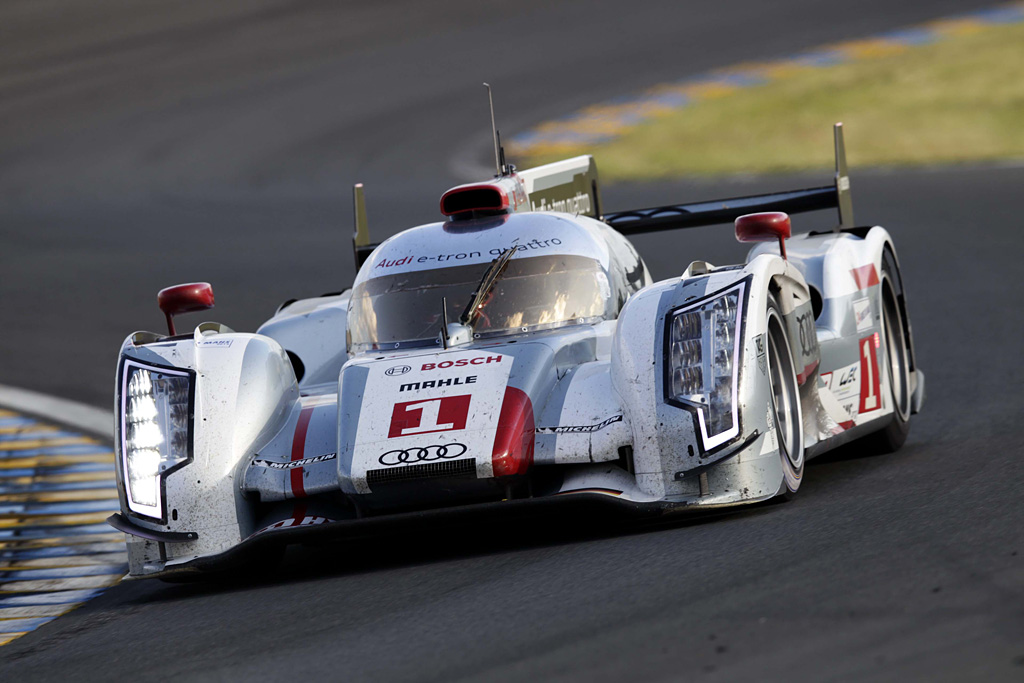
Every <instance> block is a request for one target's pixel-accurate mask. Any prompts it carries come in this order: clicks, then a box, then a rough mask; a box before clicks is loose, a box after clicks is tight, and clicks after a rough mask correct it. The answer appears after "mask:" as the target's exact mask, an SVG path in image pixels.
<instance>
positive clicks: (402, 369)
mask: <svg viewBox="0 0 1024 683" xmlns="http://www.w3.org/2000/svg"><path fill="white" fill-rule="evenodd" d="M410 370H412V368H411V367H409V366H408V365H396V366H395V367H393V368H388V369H387V370H385V371H384V374H385V375H387V376H388V377H393V376H395V375H404V374H405V373H407V372H409V371H410Z"/></svg>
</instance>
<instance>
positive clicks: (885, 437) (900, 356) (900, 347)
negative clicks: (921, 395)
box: [862, 260, 912, 454]
mask: <svg viewBox="0 0 1024 683" xmlns="http://www.w3.org/2000/svg"><path fill="white" fill-rule="evenodd" d="M894 277H895V274H894V273H893V272H891V270H890V267H889V264H888V263H886V262H885V261H884V260H883V262H882V282H881V286H882V332H881V334H882V338H883V339H884V340H885V368H886V373H887V375H888V377H889V399H890V400H891V401H892V407H893V414H892V420H891V421H890V422H889V424H888V425H887V426H886V427H885V429H882V430H881V431H878V432H875V433H873V434H869V435H868V436H866V437H864V440H863V442H862V443H863V444H864V446H865V447H866V448H868V449H870V450H871V451H872V452H874V453H878V454H884V453H892V452H894V451H897V450H899V448H900V447H901V446H902V445H903V444H904V442H905V441H906V440H907V435H908V434H909V433H910V408H911V400H912V396H911V391H910V350H909V349H908V348H907V335H906V324H905V322H904V320H903V313H902V311H901V310H900V305H899V302H898V301H897V299H896V291H895V288H894V286H893V282H894Z"/></svg>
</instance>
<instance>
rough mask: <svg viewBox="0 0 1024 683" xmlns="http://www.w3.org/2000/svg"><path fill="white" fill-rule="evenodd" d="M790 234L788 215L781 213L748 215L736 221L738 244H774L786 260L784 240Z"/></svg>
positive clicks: (768, 212)
mask: <svg viewBox="0 0 1024 683" xmlns="http://www.w3.org/2000/svg"><path fill="white" fill-rule="evenodd" d="M791 234H792V228H791V226H790V223H789V215H788V214H785V213H782V212H781V211H766V212H764V213H748V214H746V215H743V216H740V217H739V218H737V219H736V239H737V240H739V241H740V242H774V241H775V240H779V251H780V252H781V253H782V258H786V239H787V238H788V237H789V236H790V235H791Z"/></svg>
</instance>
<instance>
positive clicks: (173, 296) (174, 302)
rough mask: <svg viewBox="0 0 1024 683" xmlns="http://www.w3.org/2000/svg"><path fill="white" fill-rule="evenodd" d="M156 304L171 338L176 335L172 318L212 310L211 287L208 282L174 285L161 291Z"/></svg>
mask: <svg viewBox="0 0 1024 683" xmlns="http://www.w3.org/2000/svg"><path fill="white" fill-rule="evenodd" d="M156 303H157V305H158V306H159V307H160V310H161V311H163V312H164V315H165V316H167V332H168V334H170V335H171V336H172V337H173V336H174V335H175V334H176V333H175V331H174V316H176V315H178V314H179V313H191V312H193V311H205V310H206V309H208V308H213V287H211V286H210V283H209V282H189V283H187V284H183V285H174V286H173V287H168V288H166V289H161V290H160V291H159V292H158V293H157V295H156Z"/></svg>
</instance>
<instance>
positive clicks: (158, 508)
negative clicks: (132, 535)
mask: <svg viewBox="0 0 1024 683" xmlns="http://www.w3.org/2000/svg"><path fill="white" fill-rule="evenodd" d="M194 376H195V373H194V372H193V371H191V370H184V369H181V368H172V367H165V366H159V365H153V364H150V363H141V362H139V361H137V360H134V359H129V358H125V359H124V361H123V363H122V365H121V375H120V384H119V389H120V416H119V417H120V423H119V427H120V447H121V449H120V450H121V452H120V456H121V477H122V482H123V484H124V492H125V499H126V501H127V503H128V509H129V510H130V511H132V512H134V513H136V514H138V515H142V516H144V517H151V518H154V519H159V520H161V521H165V520H166V516H167V515H166V510H165V509H164V477H165V476H166V475H167V474H169V473H170V472H172V471H174V470H176V469H178V468H179V467H182V466H183V465H185V464H186V463H188V462H190V461H191V460H192V416H193V413H194V410H195V393H194V391H193V387H194Z"/></svg>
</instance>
